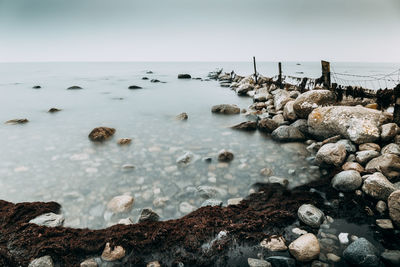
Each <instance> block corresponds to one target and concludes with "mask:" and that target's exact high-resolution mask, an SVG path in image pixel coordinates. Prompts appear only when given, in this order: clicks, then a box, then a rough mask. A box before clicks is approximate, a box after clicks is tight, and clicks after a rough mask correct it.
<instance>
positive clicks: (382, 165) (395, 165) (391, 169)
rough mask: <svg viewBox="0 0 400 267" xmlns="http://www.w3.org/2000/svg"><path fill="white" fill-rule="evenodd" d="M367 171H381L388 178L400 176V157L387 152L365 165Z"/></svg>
mask: <svg viewBox="0 0 400 267" xmlns="http://www.w3.org/2000/svg"><path fill="white" fill-rule="evenodd" d="M365 170H366V171H367V172H371V173H373V172H381V173H383V175H385V176H386V177H387V178H388V179H393V178H396V177H399V176H400V157H399V156H397V155H394V154H385V155H382V156H379V157H377V158H374V159H372V160H371V161H370V162H368V164H367V166H365Z"/></svg>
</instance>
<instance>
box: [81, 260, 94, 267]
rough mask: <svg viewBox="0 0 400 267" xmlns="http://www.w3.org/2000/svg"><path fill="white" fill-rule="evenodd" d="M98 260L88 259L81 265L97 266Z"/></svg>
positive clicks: (86, 266)
mask: <svg viewBox="0 0 400 267" xmlns="http://www.w3.org/2000/svg"><path fill="white" fill-rule="evenodd" d="M97 266H98V265H97V262H96V261H95V260H94V259H87V260H85V261H83V262H81V264H80V267H97Z"/></svg>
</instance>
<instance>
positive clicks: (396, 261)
mask: <svg viewBox="0 0 400 267" xmlns="http://www.w3.org/2000/svg"><path fill="white" fill-rule="evenodd" d="M381 258H382V260H383V261H384V262H385V263H386V264H388V265H389V266H400V250H386V251H384V252H383V253H382V254H381Z"/></svg>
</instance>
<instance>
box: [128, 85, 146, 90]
mask: <svg viewBox="0 0 400 267" xmlns="http://www.w3.org/2000/svg"><path fill="white" fill-rule="evenodd" d="M128 89H131V90H132V89H143V88H142V87H141V86H138V85H131V86H129V87H128Z"/></svg>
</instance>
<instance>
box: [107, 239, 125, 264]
mask: <svg viewBox="0 0 400 267" xmlns="http://www.w3.org/2000/svg"><path fill="white" fill-rule="evenodd" d="M123 257H125V249H124V248H123V247H121V246H115V247H114V248H111V246H110V243H107V244H106V246H105V248H104V250H103V253H102V254H101V259H102V260H104V261H117V260H120V259H122V258H123Z"/></svg>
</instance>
